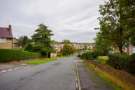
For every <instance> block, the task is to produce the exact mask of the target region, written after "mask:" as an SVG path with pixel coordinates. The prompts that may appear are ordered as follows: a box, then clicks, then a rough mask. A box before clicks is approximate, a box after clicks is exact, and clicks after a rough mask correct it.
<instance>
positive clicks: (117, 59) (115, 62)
mask: <svg viewBox="0 0 135 90" xmlns="http://www.w3.org/2000/svg"><path fill="white" fill-rule="evenodd" d="M129 57H130V56H129V55H127V54H111V55H109V61H108V62H107V63H108V64H109V65H110V66H112V67H114V68H115V69H125V70H126V69H127V68H128V67H127V66H128V64H129Z"/></svg>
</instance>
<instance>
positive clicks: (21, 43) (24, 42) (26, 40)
mask: <svg viewBox="0 0 135 90" xmlns="http://www.w3.org/2000/svg"><path fill="white" fill-rule="evenodd" d="M29 42H30V39H29V38H28V37H27V36H21V37H19V39H18V46H20V47H22V48H24V47H25V46H26V45H27V44H29Z"/></svg>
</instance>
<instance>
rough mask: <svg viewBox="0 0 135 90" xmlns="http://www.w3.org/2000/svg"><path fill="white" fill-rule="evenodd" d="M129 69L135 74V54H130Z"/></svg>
mask: <svg viewBox="0 0 135 90" xmlns="http://www.w3.org/2000/svg"><path fill="white" fill-rule="evenodd" d="M127 70H128V72H130V73H132V74H135V54H132V55H131V56H130V61H129V64H128V69H127Z"/></svg>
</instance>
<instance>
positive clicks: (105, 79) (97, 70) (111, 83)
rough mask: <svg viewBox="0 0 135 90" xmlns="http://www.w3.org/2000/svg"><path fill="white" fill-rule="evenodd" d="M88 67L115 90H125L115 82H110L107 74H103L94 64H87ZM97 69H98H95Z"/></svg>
mask: <svg viewBox="0 0 135 90" xmlns="http://www.w3.org/2000/svg"><path fill="white" fill-rule="evenodd" d="M85 65H86V67H87V68H88V69H89V70H93V71H95V73H96V74H97V75H98V76H99V77H100V78H101V79H103V80H104V81H106V82H107V83H108V84H109V85H111V86H112V87H113V88H114V90H123V89H122V88H121V87H120V86H119V85H117V84H115V83H114V82H112V80H110V79H109V78H108V74H106V73H105V72H103V71H102V70H100V69H98V68H97V67H96V66H95V65H94V64H88V63H87V62H86V63H85ZM95 68H96V69H95Z"/></svg>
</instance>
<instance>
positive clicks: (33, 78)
mask: <svg viewBox="0 0 135 90" xmlns="http://www.w3.org/2000/svg"><path fill="white" fill-rule="evenodd" d="M77 59H78V58H77V57H75V56H74V57H66V58H61V59H59V60H57V61H55V62H50V63H48V64H42V65H37V66H26V67H24V68H20V69H17V70H13V71H9V72H6V73H0V90H76V84H75V82H76V74H75V72H74V65H75V64H76V63H77V62H78V61H77ZM81 67H82V66H81ZM81 71H82V70H81ZM80 73H81V72H80ZM83 73H84V74H86V73H85V72H84V71H82V74H80V75H83ZM87 74H88V73H87ZM87 76H88V75H87ZM83 78H84V80H85V79H86V78H87V77H82V78H81V80H83ZM89 80H90V79H89ZM90 81H91V82H90V83H87V84H89V85H91V86H92V87H93V82H92V80H90ZM100 83H102V82H100ZM100 83H98V84H100ZM94 84H95V83H94ZM100 86H101V85H100ZM85 90H93V89H89V87H88V88H87V87H86V88H85ZM95 90H96V89H95ZM98 90H99V88H98ZM101 90H102V89H101ZM105 90H106V89H105ZM108 90H112V89H108Z"/></svg>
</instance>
